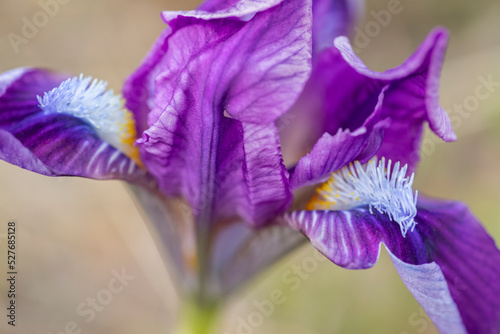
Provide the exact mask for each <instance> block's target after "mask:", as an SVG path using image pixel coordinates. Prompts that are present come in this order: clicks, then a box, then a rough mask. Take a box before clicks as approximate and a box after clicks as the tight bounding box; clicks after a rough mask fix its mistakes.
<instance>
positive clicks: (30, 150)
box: [0, 68, 153, 185]
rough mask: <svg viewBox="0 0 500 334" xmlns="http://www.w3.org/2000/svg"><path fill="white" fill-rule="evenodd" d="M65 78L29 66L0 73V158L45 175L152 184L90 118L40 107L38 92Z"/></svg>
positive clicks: (145, 173)
mask: <svg viewBox="0 0 500 334" xmlns="http://www.w3.org/2000/svg"><path fill="white" fill-rule="evenodd" d="M64 79H66V76H63V75H60V74H56V73H52V72H49V71H45V70H39V69H30V68H22V69H16V70H12V71H10V72H6V73H3V74H1V75H0V139H1V140H0V159H2V160H4V161H6V162H9V163H11V164H15V165H17V166H19V167H22V168H25V169H28V170H30V171H33V172H36V173H40V174H44V175H48V176H82V177H90V178H95V179H123V180H127V181H130V182H135V183H138V184H143V185H151V184H152V182H153V181H152V179H151V177H150V176H149V175H148V174H147V172H145V171H144V170H143V169H141V168H140V167H139V166H138V165H137V164H136V163H135V162H134V161H133V160H132V159H131V158H129V157H127V156H126V155H125V154H123V153H121V152H120V151H119V150H117V149H116V148H114V147H113V146H111V145H110V144H108V143H106V142H105V141H103V140H102V139H101V138H100V137H99V136H98V134H97V133H96V131H95V129H94V128H93V127H92V126H91V125H90V124H89V123H87V122H86V121H84V120H82V119H79V118H77V117H74V116H72V115H68V114H64V113H50V112H45V111H43V110H42V109H41V107H40V106H39V101H38V100H37V96H43V94H44V92H48V91H50V90H51V89H53V88H55V87H57V86H59V84H60V83H61V82H62V81H63V80H64Z"/></svg>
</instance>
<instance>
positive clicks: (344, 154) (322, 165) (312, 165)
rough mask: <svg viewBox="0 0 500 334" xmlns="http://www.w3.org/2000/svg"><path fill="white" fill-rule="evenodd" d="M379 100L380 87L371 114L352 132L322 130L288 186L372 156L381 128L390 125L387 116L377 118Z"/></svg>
mask: <svg viewBox="0 0 500 334" xmlns="http://www.w3.org/2000/svg"><path fill="white" fill-rule="evenodd" d="M383 100H384V90H383V91H382V92H381V93H380V96H379V100H378V103H377V106H376V107H375V111H374V112H373V114H372V115H371V116H370V117H369V118H368V119H367V120H366V121H365V123H364V124H363V125H362V126H361V127H359V128H358V129H356V130H355V131H353V132H351V131H350V130H349V129H347V130H342V129H339V131H338V132H337V133H336V134H335V135H334V136H332V135H331V134H329V133H328V132H325V133H324V134H323V136H321V138H320V139H319V140H318V142H317V143H316V144H315V145H314V147H313V149H312V150H311V153H308V154H307V155H306V156H304V157H302V158H301V159H300V160H299V162H298V163H297V165H296V166H295V168H294V169H293V171H292V172H291V176H290V185H291V186H292V189H296V188H299V187H302V186H307V185H313V184H317V183H319V182H322V181H325V180H326V179H327V178H328V177H329V176H330V174H331V173H332V172H334V171H336V170H339V169H341V168H342V167H344V166H346V165H348V164H349V163H351V162H353V161H355V160H358V161H360V162H361V163H365V162H366V161H368V160H369V159H370V158H371V157H373V156H374V155H375V154H376V153H377V152H378V150H379V149H380V146H381V145H382V142H383V139H384V131H385V129H386V128H388V127H389V125H390V122H389V120H388V119H384V120H381V119H380V115H381V111H382V105H383Z"/></svg>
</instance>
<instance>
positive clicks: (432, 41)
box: [281, 29, 456, 172]
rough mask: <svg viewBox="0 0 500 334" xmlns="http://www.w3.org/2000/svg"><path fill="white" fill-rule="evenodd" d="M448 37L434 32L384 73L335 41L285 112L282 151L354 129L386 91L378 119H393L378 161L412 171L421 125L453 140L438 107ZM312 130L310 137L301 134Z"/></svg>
mask: <svg viewBox="0 0 500 334" xmlns="http://www.w3.org/2000/svg"><path fill="white" fill-rule="evenodd" d="M446 42H447V33H446V31H444V30H442V29H436V30H434V31H433V32H432V33H431V34H430V35H429V37H428V38H427V39H426V40H425V41H424V43H423V44H422V45H421V47H420V48H419V49H418V50H417V51H416V52H415V53H414V54H413V55H412V56H411V57H410V58H409V59H408V60H407V61H406V62H405V63H403V64H402V65H401V66H399V67H396V68H394V69H390V70H388V71H385V72H383V73H379V72H374V71H370V70H368V69H367V68H366V66H364V64H363V63H362V62H361V60H360V59H359V58H358V57H357V56H356V55H355V54H354V53H353V52H352V49H351V48H350V45H349V42H348V40H347V39H346V38H344V37H339V38H338V39H337V40H336V42H335V45H336V48H330V49H328V50H325V51H323V53H322V54H321V55H320V56H319V57H318V58H317V59H316V62H315V64H314V69H313V73H312V75H311V79H310V80H309V82H308V84H307V85H306V88H305V89H304V92H303V94H302V96H301V97H300V99H299V101H298V102H297V103H296V105H295V106H294V107H293V108H292V109H291V111H290V112H289V114H287V115H285V116H284V117H287V116H288V118H291V119H292V122H290V124H289V125H288V126H287V127H286V128H284V129H283V131H282V133H281V137H282V141H283V143H284V145H283V146H284V147H285V148H286V147H287V145H288V144H289V143H291V145H290V146H294V147H299V150H300V151H302V154H303V152H304V151H308V150H310V149H311V147H312V144H314V142H315V141H316V140H318V138H319V137H320V136H321V135H322V134H323V133H324V132H327V133H330V134H332V135H333V134H335V133H337V131H338V129H340V128H341V129H350V130H351V131H355V130H356V129H357V128H359V127H360V126H362V124H363V123H364V122H365V120H366V119H367V118H368V117H369V116H370V115H371V114H372V113H373V110H374V107H375V105H376V103H377V98H378V96H379V95H380V92H381V91H382V89H383V88H384V87H387V91H386V92H385V97H384V102H383V105H382V112H381V117H382V118H388V119H390V120H391V125H390V127H389V128H388V129H387V130H386V131H385V136H384V141H383V143H382V146H381V148H380V150H379V152H377V155H378V156H379V157H383V156H385V157H386V158H389V159H392V160H394V161H401V163H403V164H408V165H409V167H410V168H409V172H412V171H413V170H414V169H415V167H416V165H417V164H418V161H419V145H420V140H421V136H422V130H423V124H424V123H425V122H426V121H427V122H429V124H430V127H431V129H432V130H433V131H434V132H435V133H436V134H437V135H438V136H440V137H441V138H442V139H443V140H445V141H452V140H455V138H456V137H455V135H454V133H453V130H452V128H451V124H450V121H449V118H448V115H447V114H446V112H445V111H444V110H443V109H442V108H441V107H440V106H439V103H438V97H439V96H438V86H439V72H440V69H441V66H442V60H443V58H444V52H445V48H446ZM304 128H306V129H312V131H311V130H310V133H309V134H303V133H304V130H301V129H304ZM293 153H294V152H287V151H285V152H284V156H285V160H286V161H291V162H293V161H297V156H296V155H293V156H292V154H293Z"/></svg>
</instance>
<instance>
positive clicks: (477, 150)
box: [0, 0, 500, 334]
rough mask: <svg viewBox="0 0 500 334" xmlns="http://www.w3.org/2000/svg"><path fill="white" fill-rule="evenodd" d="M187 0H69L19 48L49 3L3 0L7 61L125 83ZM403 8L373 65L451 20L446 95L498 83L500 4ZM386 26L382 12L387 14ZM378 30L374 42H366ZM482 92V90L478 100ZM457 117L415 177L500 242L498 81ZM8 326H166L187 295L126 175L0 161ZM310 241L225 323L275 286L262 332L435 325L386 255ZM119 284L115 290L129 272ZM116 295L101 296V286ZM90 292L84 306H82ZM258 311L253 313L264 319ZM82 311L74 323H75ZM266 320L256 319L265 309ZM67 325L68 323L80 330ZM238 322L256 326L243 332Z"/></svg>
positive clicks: (465, 97) (384, 3)
mask: <svg viewBox="0 0 500 334" xmlns="http://www.w3.org/2000/svg"><path fill="white" fill-rule="evenodd" d="M388 3H389V1H388V0H372V1H370V2H369V3H368V4H367V9H366V11H365V16H364V19H363V20H361V21H360V22H359V23H358V24H357V26H356V31H358V34H359V31H362V32H364V33H367V30H366V29H370V28H371V29H373V27H374V24H373V23H371V24H370V21H375V16H374V14H373V12H372V11H374V12H375V13H376V12H379V11H380V10H385V9H387V8H388ZM197 4H198V1H192V0H189V1H187V0H185V1H178V0H175V1H174V0H170V1H169V0H163V1H157V0H142V1H118V0H107V1H98V0H86V1H82V0H71V1H67V3H66V4H64V5H62V4H61V5H60V6H59V9H58V11H57V13H55V14H54V15H53V17H50V18H49V19H48V21H47V23H46V25H44V26H43V27H41V28H39V29H38V31H37V32H36V33H34V34H33V36H32V38H30V39H29V40H28V42H27V43H26V44H21V45H19V48H18V49H19V50H18V52H17V53H16V52H15V49H14V48H13V47H12V46H11V44H10V42H9V40H8V39H7V34H8V33H10V32H14V33H16V34H21V28H22V26H23V24H24V23H23V18H27V19H29V20H32V18H33V15H36V13H37V12H39V11H40V10H41V7H40V4H39V3H38V1H27V0H23V1H15V0H0V49H1V54H0V71H1V72H3V71H6V70H9V69H11V68H15V67H19V66H42V67H48V68H53V69H56V70H60V71H66V72H70V73H74V74H75V75H77V74H79V73H84V74H86V75H92V76H94V77H97V78H100V79H103V80H107V81H108V82H109V84H110V86H111V87H112V88H113V89H115V91H120V89H121V85H122V83H123V81H124V79H125V78H126V77H127V75H128V74H129V73H131V72H132V71H133V70H134V69H135V68H136V67H137V65H138V64H139V62H140V61H141V59H142V58H143V57H144V55H145V54H146V52H147V51H148V50H149V48H150V46H151V45H152V43H153V42H154V40H155V39H156V37H157V36H158V35H159V33H160V32H161V31H162V29H164V28H165V25H164V24H163V23H162V21H161V19H160V16H159V14H160V11H162V10H178V9H192V8H195V7H196V6H197ZM401 7H402V10H401V12H400V13H398V14H395V15H392V16H391V18H390V22H389V23H388V24H387V25H386V26H385V27H384V26H382V25H380V24H379V29H378V30H377V29H375V30H372V31H370V32H369V33H368V35H369V36H368V39H365V42H364V43H361V44H359V43H358V45H355V46H357V48H358V53H359V54H360V56H361V58H362V59H363V60H365V62H366V63H367V64H368V66H369V67H371V68H373V69H376V70H384V69H387V68H390V67H394V66H396V65H398V64H400V63H401V62H402V61H403V60H404V59H405V58H406V57H408V56H409V55H410V54H411V53H412V52H413V50H414V49H415V48H416V47H417V46H418V45H419V43H420V42H421V41H422V40H423V39H424V38H425V36H426V34H427V33H428V32H429V31H430V30H431V29H432V28H433V27H434V26H436V25H442V26H446V27H447V28H448V29H449V30H450V32H451V40H450V45H449V50H448V53H447V57H446V61H445V65H444V69H443V77H442V81H441V105H442V106H443V107H444V108H445V109H446V110H447V111H448V112H449V113H450V114H452V115H455V116H457V115H460V114H458V113H457V105H458V106H460V105H464V104H466V103H469V102H470V101H472V100H474V96H475V89H476V87H477V86H478V85H481V82H482V81H481V80H482V79H481V78H483V79H485V80H487V79H488V77H492V79H493V81H494V82H500V60H499V59H500V34H499V33H498V32H499V31H500V20H498V18H499V17H500V3H498V1H481V2H472V1H467V0H440V1H432V0H420V1H411V0H401ZM375 25H376V24H375ZM366 40H368V43H366ZM476 100H477V99H476ZM477 101H479V102H478V103H477V105H474V106H470V107H469V109H470V111H468V112H467V114H464V115H460V116H459V117H458V118H457V120H456V121H455V124H454V125H455V131H456V133H457V135H458V137H459V140H458V142H456V143H452V144H447V145H443V144H442V143H441V142H440V141H439V140H437V139H435V138H434V137H433V136H430V135H429V136H428V137H427V138H426V140H425V141H424V145H423V151H422V155H423V160H422V164H421V168H420V169H419V173H418V175H417V177H416V186H415V187H416V188H417V189H418V190H419V191H420V192H422V193H426V194H432V195H433V196H436V197H443V198H450V199H456V200H461V201H464V202H467V203H468V204H469V205H470V207H471V208H472V209H473V211H474V212H475V214H476V215H477V216H478V217H479V218H480V219H481V221H483V222H484V225H485V226H486V228H487V230H488V231H489V232H490V234H491V235H492V236H493V238H494V239H495V240H496V241H497V245H498V244H499V243H500V205H499V199H500V175H499V164H500V152H499V147H500V145H499V143H500V86H498V87H495V88H493V91H492V92H491V95H490V96H489V97H488V98H486V99H484V100H477ZM11 219H14V220H16V221H17V223H18V226H19V228H18V249H17V251H18V255H17V256H18V259H17V260H18V272H19V275H18V282H17V284H18V286H17V289H18V299H17V301H18V311H17V323H16V327H15V328H12V327H10V326H7V325H6V318H5V315H4V313H5V307H6V305H7V304H6V302H7V298H6V285H5V283H6V281H5V279H4V278H3V275H4V274H3V273H5V272H6V271H7V270H6V263H5V262H6V260H5V259H4V257H5V255H4V254H5V253H6V240H5V233H6V230H7V228H6V224H7V222H8V221H9V220H11ZM0 247H1V252H0V255H1V259H0V270H1V274H0V282H1V283H0V306H1V307H0V309H2V310H3V311H1V313H2V315H1V317H0V319H2V320H1V321H0V332H1V333H23V334H25V333H26V334H31V333H53V334H56V333H57V334H59V333H71V331H72V330H73V329H71V328H75V327H74V326H75V325H74V324H76V325H77V326H78V328H79V329H81V333H94V334H100V333H102V334H104V333H122V334H135V333H167V332H168V328H169V326H170V325H171V324H172V323H173V322H175V319H176V316H177V309H178V300H179V297H178V295H177V293H176V291H175V287H174V286H173V284H172V283H171V279H170V276H169V275H168V272H167V271H166V269H165V267H164V265H163V263H162V261H161V259H160V256H159V255H158V251H157V249H156V247H155V246H154V244H153V242H152V239H151V236H150V234H149V233H148V230H147V228H146V225H145V224H144V222H143V220H142V218H141V216H140V214H139V213H138V210H137V209H136V207H135V206H134V204H133V202H132V200H131V199H130V197H129V195H128V193H127V190H126V189H125V187H124V186H123V185H122V184H121V183H120V182H117V181H107V182H98V181H92V180H84V179H77V178H59V179H55V178H49V177H43V176H39V175H35V174H33V173H30V172H27V171H24V170H22V169H20V168H17V167H13V166H10V165H8V164H6V163H3V162H0ZM313 255H314V250H313V249H312V248H311V247H309V246H304V247H302V248H301V249H299V250H297V251H295V252H294V253H293V254H291V255H290V256H288V257H287V258H286V259H284V260H283V261H281V262H280V263H278V264H277V265H276V266H274V267H273V268H271V269H269V270H267V271H265V272H264V273H263V274H261V275H260V277H259V278H258V279H257V280H255V281H254V282H253V283H251V284H250V285H248V286H246V287H245V288H244V289H242V290H241V291H240V292H239V293H238V294H236V295H235V296H234V297H233V298H231V300H230V301H229V307H228V308H227V310H226V313H225V317H224V319H223V326H224V330H223V333H228V334H233V333H238V331H237V329H238V327H239V326H240V327H241V322H242V321H244V322H245V321H248V318H249V317H252V312H254V311H255V310H256V306H255V305H256V304H257V303H260V302H262V301H264V300H265V299H269V298H270V296H271V294H272V292H273V290H275V289H280V290H281V291H283V292H284V299H285V300H284V302H283V303H282V304H280V305H276V307H275V309H274V310H273V312H271V313H272V314H269V315H266V316H265V317H264V318H263V320H262V321H259V323H258V326H256V328H254V327H252V331H251V333H256V334H258V333H262V334H264V333H266V334H267V333H276V332H278V331H281V332H285V333H310V334H320V333H321V334H323V333H396V334H412V333H437V331H436V329H435V327H434V325H433V324H432V323H431V322H430V321H429V320H428V318H427V317H426V316H425V313H424V312H423V311H422V309H421V308H420V306H419V305H418V303H416V302H415V300H414V299H413V297H412V296H411V295H410V293H409V292H408V291H407V289H406V287H405V286H404V285H403V283H402V282H401V281H400V279H399V277H398V275H397V273H396V271H395V270H394V268H393V267H392V264H391V263H390V261H389V260H388V257H387V255H386V254H385V252H383V254H382V256H381V260H380V261H379V263H378V264H377V265H376V266H375V267H374V268H373V269H370V270H365V271H348V270H344V269H340V268H338V267H336V266H333V265H330V264H329V263H326V262H320V261H318V260H316V258H315V257H314V256H313ZM306 262H308V263H309V265H311V263H313V262H314V264H315V265H314V266H313V268H314V270H312V272H311V273H310V274H308V276H307V278H304V279H301V280H300V285H299V286H298V288H297V289H295V290H291V289H290V284H286V282H283V280H282V277H283V275H286V274H287V273H288V272H289V271H290V269H291V268H292V267H293V266H294V265H303V264H304V263H306ZM122 270H124V271H125V273H126V274H127V275H128V276H129V280H128V281H127V285H126V286H125V287H124V289H123V290H122V291H121V292H119V293H114V294H112V295H111V297H109V296H110V295H109V294H107V293H106V291H104V290H107V289H108V284H109V282H110V281H111V280H112V278H113V277H114V276H115V275H116V272H122ZM105 295H106V298H107V299H106V305H102V307H99V308H98V310H96V311H95V312H94V314H93V317H92V319H90V315H89V314H87V315H88V316H83V317H82V316H81V315H79V314H78V313H77V312H76V310H77V308H78V307H83V308H84V309H85V310H88V309H90V306H89V305H90V304H89V303H90V302H91V301H92V298H96V297H97V296H101V297H103V296H105ZM82 303H83V306H82ZM254 320H255V319H254ZM73 323H74V324H73ZM254 323H255V322H254ZM68 328H70V329H69V330H68ZM240 333H246V332H241V331H240Z"/></svg>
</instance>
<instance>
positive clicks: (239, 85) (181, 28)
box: [139, 0, 311, 225]
mask: <svg viewBox="0 0 500 334" xmlns="http://www.w3.org/2000/svg"><path fill="white" fill-rule="evenodd" d="M310 10H311V9H310V4H308V2H307V1H303V0H292V1H286V2H283V3H281V4H279V5H278V6H275V7H273V8H271V9H269V10H266V11H263V12H259V13H257V14H255V16H254V17H253V18H252V19H251V20H249V21H241V20H234V19H217V20H202V19H199V18H192V17H184V16H179V17H177V18H176V19H175V20H172V21H170V25H171V27H172V29H173V31H174V32H173V33H172V35H170V37H169V38H168V46H169V47H168V49H167V51H166V53H165V55H164V59H163V60H162V64H163V65H164V66H165V68H164V70H161V71H160V75H159V76H158V77H157V78H156V83H155V85H156V104H155V107H154V109H153V110H152V112H151V113H150V115H149V122H150V124H151V127H150V129H148V130H147V131H146V132H145V133H144V135H143V139H142V140H140V141H139V143H140V145H141V149H142V152H143V157H144V163H145V164H146V166H147V167H148V169H149V170H150V171H151V172H152V173H153V174H154V175H155V176H156V177H157V178H158V179H159V182H160V187H161V189H162V190H163V192H164V193H165V194H168V195H180V196H183V197H184V198H186V199H187V201H188V202H189V203H190V205H191V206H192V207H193V209H194V211H195V212H196V213H197V214H199V215H200V218H199V219H201V220H204V221H203V222H201V224H208V223H209V221H213V220H214V219H215V217H218V218H219V219H222V217H224V218H225V219H229V218H236V217H242V218H243V219H245V220H247V221H248V222H249V223H252V224H256V225H261V224H263V223H264V222H265V221H266V220H267V219H268V218H270V217H272V216H273V215H274V214H277V213H279V212H282V211H283V210H286V208H287V207H288V205H289V204H290V200H291V193H290V190H289V185H288V180H287V177H288V176H287V171H286V169H285V168H284V166H283V163H282V159H281V154H280V150H279V138H278V136H277V131H276V128H275V126H274V123H273V122H272V121H273V120H274V119H275V118H276V117H277V116H278V115H279V114H281V113H283V112H284V111H285V110H286V108H287V107H288V106H290V104H291V103H293V101H294V100H295V98H296V97H297V96H298V94H299V91H300V89H301V88H302V85H303V84H304V82H305V80H306V77H307V74H308V71H309V61H310V53H311V52H310V35H309V32H308V29H310V25H311V20H310ZM187 40H189V43H188V44H187V43H186V41H187ZM215 199H217V201H216V202H215ZM226 199H227V200H226Z"/></svg>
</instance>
